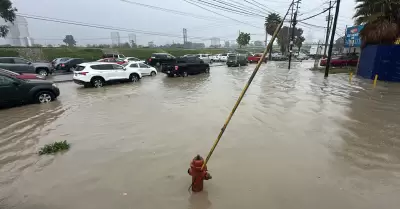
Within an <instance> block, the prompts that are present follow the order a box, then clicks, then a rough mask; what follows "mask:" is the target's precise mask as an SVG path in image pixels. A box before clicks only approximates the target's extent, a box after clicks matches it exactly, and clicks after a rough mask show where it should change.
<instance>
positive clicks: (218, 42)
mask: <svg viewBox="0 0 400 209" xmlns="http://www.w3.org/2000/svg"><path fill="white" fill-rule="evenodd" d="M211 46H221V40H220V39H219V38H215V37H214V38H211Z"/></svg>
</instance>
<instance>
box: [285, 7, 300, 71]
mask: <svg viewBox="0 0 400 209" xmlns="http://www.w3.org/2000/svg"><path fill="white" fill-rule="evenodd" d="M299 2H300V0H298V1H297V6H296V12H295V13H294V15H293V27H292V37H291V38H290V49H289V65H288V69H289V70H290V67H291V64H292V54H293V44H294V33H295V31H296V24H297V11H298V10H299ZM293 6H294V5H293ZM292 11H293V7H292Z"/></svg>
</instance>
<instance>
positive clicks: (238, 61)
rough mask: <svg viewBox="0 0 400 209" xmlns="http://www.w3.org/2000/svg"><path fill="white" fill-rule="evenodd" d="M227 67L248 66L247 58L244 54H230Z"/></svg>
mask: <svg viewBox="0 0 400 209" xmlns="http://www.w3.org/2000/svg"><path fill="white" fill-rule="evenodd" d="M226 65H227V66H228V67H238V66H243V65H247V57H246V55H244V54H229V55H228V59H227V61H226Z"/></svg>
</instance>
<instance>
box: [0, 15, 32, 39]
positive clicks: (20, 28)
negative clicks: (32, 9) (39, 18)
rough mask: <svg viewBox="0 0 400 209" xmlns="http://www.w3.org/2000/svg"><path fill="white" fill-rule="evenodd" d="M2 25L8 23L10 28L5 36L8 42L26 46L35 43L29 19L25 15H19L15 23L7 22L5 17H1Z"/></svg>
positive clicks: (0, 22)
mask: <svg viewBox="0 0 400 209" xmlns="http://www.w3.org/2000/svg"><path fill="white" fill-rule="evenodd" d="M0 25H7V26H8V29H9V32H8V34H7V36H6V37H5V40H6V44H10V45H11V46H24V47H26V46H32V45H33V40H32V38H31V37H30V34H29V29H28V21H26V19H25V18H24V17H21V16H18V15H17V16H16V18H15V20H14V24H13V23H11V22H5V21H4V19H2V18H0Z"/></svg>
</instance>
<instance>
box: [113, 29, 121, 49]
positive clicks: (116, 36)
mask: <svg viewBox="0 0 400 209" xmlns="http://www.w3.org/2000/svg"><path fill="white" fill-rule="evenodd" d="M120 44H121V38H120V36H119V32H111V45H112V46H119V45H120Z"/></svg>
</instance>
